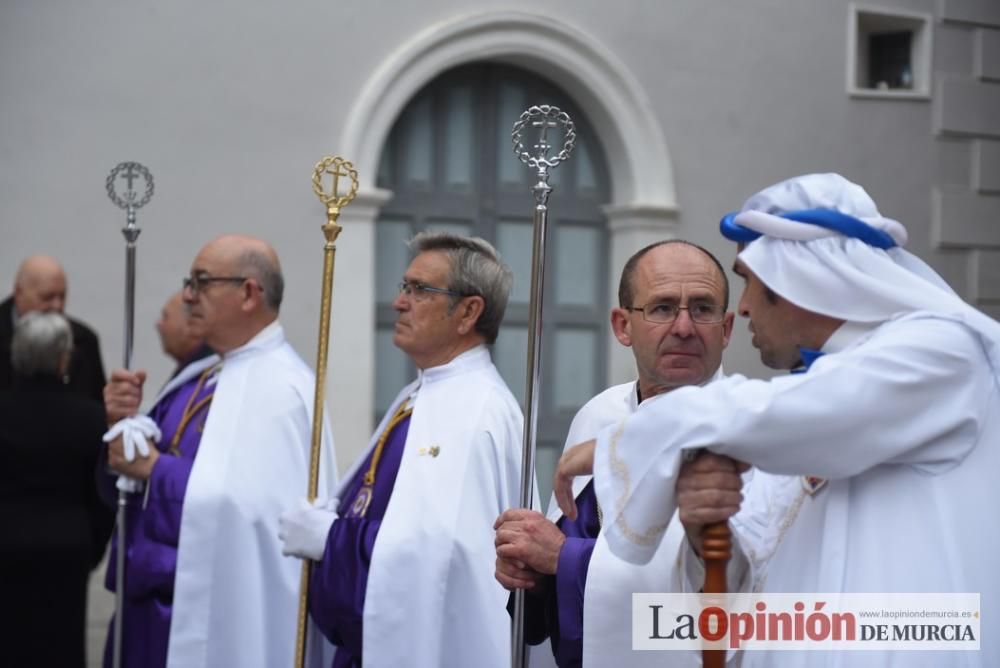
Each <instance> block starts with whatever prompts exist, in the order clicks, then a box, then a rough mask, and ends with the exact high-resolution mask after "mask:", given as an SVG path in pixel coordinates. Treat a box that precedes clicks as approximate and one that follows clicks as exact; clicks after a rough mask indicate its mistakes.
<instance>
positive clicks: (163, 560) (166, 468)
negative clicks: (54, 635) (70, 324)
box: [104, 376, 215, 668]
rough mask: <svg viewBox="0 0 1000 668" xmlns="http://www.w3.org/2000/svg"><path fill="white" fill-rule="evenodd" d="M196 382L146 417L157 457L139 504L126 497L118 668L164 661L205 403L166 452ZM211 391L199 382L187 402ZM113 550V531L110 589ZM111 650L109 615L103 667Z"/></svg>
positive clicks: (136, 497)
mask: <svg viewBox="0 0 1000 668" xmlns="http://www.w3.org/2000/svg"><path fill="white" fill-rule="evenodd" d="M197 386H198V376H195V377H194V378H192V379H191V380H189V381H187V382H186V383H184V384H183V385H181V386H180V387H178V388H177V389H175V390H174V391H172V392H171V393H170V394H168V395H167V396H165V397H163V399H161V400H160V401H159V402H157V404H156V405H155V406H154V407H153V410H151V411H150V413H149V417H151V418H152V419H153V421H155V422H156V424H157V425H158V426H159V427H160V431H161V432H162V434H163V438H162V439H161V440H160V443H159V444H158V446H157V447H158V449H159V450H160V455H161V456H160V458H159V459H158V460H157V462H156V465H155V466H154V467H153V472H152V475H151V476H150V478H149V480H148V481H147V483H146V487H147V492H148V496H147V498H146V504H145V507H143V498H144V495H143V493H142V492H140V493H137V494H130V495H129V503H128V509H127V517H126V527H127V531H126V534H125V539H126V542H127V546H128V547H127V553H126V560H125V600H124V606H123V607H124V609H123V613H124V615H123V617H122V625H123V629H122V635H123V636H124V643H123V644H122V668H160V667H163V666H166V664H167V644H168V642H169V639H170V615H171V611H172V609H173V599H174V574H175V572H176V570H177V543H178V537H179V536H180V529H181V509H182V507H183V503H184V493H185V491H186V490H187V483H188V478H189V477H190V476H191V467H192V466H193V465H194V458H195V455H196V454H197V452H198V445H199V443H200V442H201V433H202V429H203V428H204V426H205V419H206V418H207V417H208V409H209V407H210V406H211V404H208V405H206V406H204V407H202V408H201V409H199V410H198V411H197V413H195V414H194V416H193V417H192V418H191V420H190V422H189V423H188V425H187V428H186V429H185V430H184V433H183V434H182V435H181V439H180V442H179V443H178V449H179V450H180V456H175V455H170V454H167V453H166V451H167V449H168V448H169V447H170V444H171V442H172V440H173V437H174V434H175V433H176V432H177V430H178V428H179V427H180V423H181V419H182V416H183V414H184V409H185V406H187V404H188V400H189V399H191V394H192V393H193V392H194V391H195V389H196V388H197ZM214 391H215V384H214V383H211V384H210V383H205V386H203V387H202V388H201V389H200V390H199V391H198V395H197V396H196V397H194V399H193V401H191V406H192V407H194V406H195V405H196V404H197V403H198V402H199V401H201V400H202V399H203V398H204V397H206V396H208V395H209V394H211V393H212V392H214ZM117 553H118V543H117V530H116V535H115V536H114V537H112V539H111V556H110V558H109V560H108V571H107V574H106V576H105V578H104V585H105V587H107V588H108V589H109V590H110V591H114V590H115V571H116V568H115V566H116V561H115V560H116V559H117ZM116 614H118V612H116ZM113 648H114V619H112V621H111V625H110V628H109V630H108V639H107V642H106V643H105V646H104V666H105V668H109V667H110V666H111V663H112V657H113Z"/></svg>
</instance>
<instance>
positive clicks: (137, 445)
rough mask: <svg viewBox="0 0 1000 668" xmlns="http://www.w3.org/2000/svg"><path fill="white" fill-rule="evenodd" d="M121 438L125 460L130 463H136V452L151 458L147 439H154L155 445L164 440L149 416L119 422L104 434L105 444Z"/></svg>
mask: <svg viewBox="0 0 1000 668" xmlns="http://www.w3.org/2000/svg"><path fill="white" fill-rule="evenodd" d="M119 436H121V437H122V447H123V448H124V449H125V460H126V461H129V462H131V461H135V453H136V452H138V453H139V454H140V455H142V456H143V457H149V443H147V442H146V439H152V440H153V442H154V443H159V442H160V439H161V438H163V434H161V433H160V428H159V427H157V426H156V423H155V422H153V420H152V418H150V417H149V416H148V415H133V416H132V417H127V418H123V419H121V420H119V421H118V422H116V423H115V424H114V426H113V427H111V429H109V430H108V433H106V434H104V442H105V443H110V442H111V441H113V440H115V439H116V438H118V437H119Z"/></svg>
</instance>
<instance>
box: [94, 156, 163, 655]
mask: <svg viewBox="0 0 1000 668" xmlns="http://www.w3.org/2000/svg"><path fill="white" fill-rule="evenodd" d="M119 179H122V180H124V181H125V183H126V186H125V191H124V192H123V193H120V194H119V187H118V185H119ZM137 180H142V181H144V182H145V185H146V187H145V191H144V192H143V194H142V196H141V197H140V196H139V193H138V191H137V190H136V188H135V185H136V184H135V182H136V181H137ZM105 187H106V188H107V191H108V197H109V198H111V201H112V202H114V203H115V204H116V205H117V206H118V207H119V208H120V209H125V212H126V218H125V227H123V228H122V235H124V237H125V333H124V350H123V354H122V366H124V367H125V368H126V369H129V368H131V366H132V341H133V334H134V332H135V242H136V239H138V238H139V232H141V230H140V229H139V227H138V226H137V225H136V224H135V212H136V210H137V209H139V208H141V207H143V206H145V205H146V204H147V203H149V200H150V198H152V197H153V175H152V174H150V173H149V170H148V169H146V168H145V167H143V166H142V165H140V164H139V163H138V162H121V163H119V164H118V165H117V166H115V168H114V169H112V170H111V173H110V174H108V178H107V180H106V181H105ZM117 487H118V518H117V523H118V541H117V545H118V555H117V558H116V560H115V642H114V647H113V650H112V666H113V667H114V668H121V665H122V642H123V640H122V627H123V624H122V617H123V613H124V611H125V606H124V603H125V544H126V542H125V531H126V529H125V518H126V508H127V507H128V494H129V492H136V491H138V490H139V489H140V488H141V483H140V482H139V481H138V480H133V479H131V478H128V477H125V476H119V478H118V484H117Z"/></svg>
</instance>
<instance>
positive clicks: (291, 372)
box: [167, 322, 336, 668]
mask: <svg viewBox="0 0 1000 668" xmlns="http://www.w3.org/2000/svg"><path fill="white" fill-rule="evenodd" d="M313 393H314V376H313V373H312V371H311V370H310V369H309V368H308V367H307V366H306V364H305V363H304V362H303V361H302V360H301V358H299V356H298V355H297V354H296V353H295V351H294V350H293V349H292V347H291V346H290V345H289V344H288V343H287V342H286V341H285V337H284V333H283V331H282V329H281V326H280V325H279V324H278V323H277V322H275V323H273V324H271V325H269V326H268V327H266V328H265V329H264V330H262V331H261V332H260V333H259V334H258V335H257V336H255V337H254V338H253V339H252V340H251V341H250V342H248V343H247V344H246V345H244V346H243V347H241V348H238V349H236V350H234V351H232V352H230V353H228V354H226V355H225V357H224V360H223V366H222V371H221V373H220V374H219V379H218V384H217V386H216V389H215V396H214V398H213V400H212V405H211V408H210V410H209V414H208V420H207V422H206V423H205V431H204V434H203V435H202V439H201V444H200V445H199V446H198V453H197V455H196V457H195V462H194V467H193V469H192V471H191V477H190V479H189V481H188V487H187V492H186V494H185V497H184V509H183V513H182V516H181V531H180V543H179V546H178V555H177V574H176V578H175V583H174V610H173V617H172V620H171V625H170V644H169V648H168V652H167V665H168V667H169V668H227V667H232V668H254V667H258V668H271V667H272V666H285V665H290V664H291V663H292V662H293V659H294V656H295V627H296V620H297V615H298V595H299V578H300V572H301V562H300V561H299V560H297V559H290V558H287V557H284V556H282V554H281V542H280V541H279V540H278V515H279V514H280V513H281V512H282V511H283V510H284V509H286V508H289V507H291V506H294V505H295V503H296V502H297V500H298V499H300V498H301V497H302V496H303V495H304V494H305V493H306V491H307V490H306V486H307V477H308V469H309V443H310V434H311V425H312V406H313ZM335 481H336V464H335V462H334V459H333V444H332V441H331V439H330V438H329V430H327V429H325V430H324V443H323V459H322V462H321V466H320V494H321V495H323V494H326V495H329V493H330V491H331V490H332V488H333V484H334V482H335ZM310 635H311V637H312V638H314V639H317V638H321V637H322V635H321V634H320V633H319V632H318V631H315V632H313V633H311V634H310ZM316 656H320V653H319V652H317V653H316ZM315 665H317V666H318V665H319V664H318V663H317V664H315ZM323 668H325V666H324V667H323Z"/></svg>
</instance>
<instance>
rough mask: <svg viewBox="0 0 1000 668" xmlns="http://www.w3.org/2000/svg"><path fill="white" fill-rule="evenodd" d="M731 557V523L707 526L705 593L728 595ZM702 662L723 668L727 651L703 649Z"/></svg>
mask: <svg viewBox="0 0 1000 668" xmlns="http://www.w3.org/2000/svg"><path fill="white" fill-rule="evenodd" d="M731 555H732V534H731V533H730V531H729V522H728V521H726V522H716V523H714V524H709V525H706V526H705V528H704V529H702V533H701V556H702V559H703V560H704V561H705V586H704V587H703V588H702V591H703V592H704V593H706V594H725V593H726V566H727V564H728V563H729V557H730V556H731ZM701 661H702V665H703V666H704V668H723V666H725V664H726V650H724V649H703V650H702V651H701Z"/></svg>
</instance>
